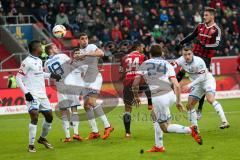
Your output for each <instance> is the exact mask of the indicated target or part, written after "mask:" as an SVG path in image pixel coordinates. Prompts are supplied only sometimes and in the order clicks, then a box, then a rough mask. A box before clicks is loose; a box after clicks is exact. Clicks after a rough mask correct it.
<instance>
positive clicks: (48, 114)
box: [38, 98, 53, 149]
mask: <svg viewBox="0 0 240 160" xmlns="http://www.w3.org/2000/svg"><path fill="white" fill-rule="evenodd" d="M39 101H40V104H41V105H40V106H39V111H40V112H41V113H42V114H43V116H44V120H43V124H42V133H41V136H40V138H39V139H38V143H40V144H43V145H44V146H45V147H46V148H48V149H52V148H53V146H52V145H51V144H50V143H49V142H48V141H47V139H46V137H47V135H48V133H49V131H50V130H51V127H52V121H53V115H52V110H51V105H50V102H49V100H48V99H47V98H44V99H40V100H39Z"/></svg>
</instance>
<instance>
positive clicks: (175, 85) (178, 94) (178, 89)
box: [170, 77, 184, 112]
mask: <svg viewBox="0 0 240 160" xmlns="http://www.w3.org/2000/svg"><path fill="white" fill-rule="evenodd" d="M170 81H171V82H172V84H173V89H174V92H175V94H176V98H177V101H176V107H177V108H178V110H179V111H180V112H183V111H184V107H183V104H182V102H181V87H180V85H179V83H178V81H177V79H176V77H171V78H170Z"/></svg>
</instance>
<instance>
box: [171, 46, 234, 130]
mask: <svg viewBox="0 0 240 160" xmlns="http://www.w3.org/2000/svg"><path fill="white" fill-rule="evenodd" d="M182 54H183V55H182V56H181V57H180V58H178V59H177V60H176V61H175V63H176V65H178V66H181V67H182V68H183V70H184V71H185V72H187V73H188V74H189V79H190V80H191V83H189V84H188V85H185V86H183V88H182V89H183V91H189V90H190V94H189V97H188V103H187V109H188V115H189V120H190V121H191V123H192V124H193V125H196V126H197V125H198V124H197V114H196V111H195V109H194V106H195V104H196V103H197V102H198V101H199V100H200V99H201V97H202V96H203V95H204V94H205V95H206V98H207V101H208V102H209V103H210V105H212V106H213V108H214V109H215V110H216V112H217V114H218V115H219V117H220V118H221V121H222V123H221V125H220V128H221V129H224V128H228V127H229V126H230V125H229V123H228V121H227V119H226V117H225V114H224V111H223V109H222V106H221V104H220V103H219V102H218V101H216V100H215V91H216V81H215V79H214V77H213V76H212V74H211V73H210V72H209V71H208V69H207V67H206V64H205V63H204V61H203V59H202V58H200V57H198V56H194V55H193V52H192V50H191V48H190V47H185V48H184V49H183V51H182Z"/></svg>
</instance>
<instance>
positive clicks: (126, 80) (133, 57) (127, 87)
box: [121, 42, 152, 138]
mask: <svg viewBox="0 0 240 160" xmlns="http://www.w3.org/2000/svg"><path fill="white" fill-rule="evenodd" d="M143 49H144V45H143V44H141V43H139V42H135V43H134V45H133V51H132V52H130V53H129V54H127V55H126V56H124V57H123V58H122V62H121V67H122V72H123V86H124V88H123V101H124V104H125V113H124V115H123V122H124V126H125V132H126V135H125V136H126V137H127V138H129V137H131V132H130V125H131V112H132V105H133V104H136V105H137V106H138V105H139V103H140V100H139V97H138V92H137V93H135V92H134V91H133V90H132V83H133V81H134V79H135V77H136V76H137V75H138V68H139V66H140V65H141V64H142V63H143V62H144V61H145V60H146V59H147V58H146V56H145V55H144V54H142V53H143ZM139 90H141V91H142V92H145V94H146V96H147V98H148V109H149V110H151V109H152V99H151V92H150V89H149V87H148V85H147V84H146V83H145V82H144V80H143V81H142V83H141V86H140V87H139Z"/></svg>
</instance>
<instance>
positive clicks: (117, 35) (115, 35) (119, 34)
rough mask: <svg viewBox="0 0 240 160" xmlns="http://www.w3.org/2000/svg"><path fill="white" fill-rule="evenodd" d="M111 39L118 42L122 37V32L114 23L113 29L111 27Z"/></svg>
mask: <svg viewBox="0 0 240 160" xmlns="http://www.w3.org/2000/svg"><path fill="white" fill-rule="evenodd" d="M111 35H112V40H113V41H116V42H119V41H121V40H122V39H123V37H122V32H121V31H120V30H119V25H116V26H115V27H114V28H113V29H112V34H111Z"/></svg>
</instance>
